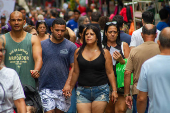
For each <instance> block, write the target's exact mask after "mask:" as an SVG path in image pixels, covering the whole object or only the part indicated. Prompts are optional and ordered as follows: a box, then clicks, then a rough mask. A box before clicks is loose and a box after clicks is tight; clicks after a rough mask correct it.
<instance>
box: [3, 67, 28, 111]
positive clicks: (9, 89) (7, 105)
mask: <svg viewBox="0 0 170 113" xmlns="http://www.w3.org/2000/svg"><path fill="white" fill-rule="evenodd" d="M20 98H25V95H24V91H23V88H22V85H21V82H20V80H19V76H18V74H17V72H16V71H15V70H13V69H11V68H7V67H3V68H2V69H1V70H0V113H13V105H14V100H17V99H20Z"/></svg>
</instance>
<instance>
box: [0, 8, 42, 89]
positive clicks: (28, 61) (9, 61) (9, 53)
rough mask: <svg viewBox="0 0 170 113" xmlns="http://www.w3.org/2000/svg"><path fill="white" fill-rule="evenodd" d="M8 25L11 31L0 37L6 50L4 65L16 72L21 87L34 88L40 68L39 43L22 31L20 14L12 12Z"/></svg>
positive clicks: (23, 22)
mask: <svg viewBox="0 0 170 113" xmlns="http://www.w3.org/2000/svg"><path fill="white" fill-rule="evenodd" d="M9 24H10V25H11V28H12V30H11V31H10V32H8V33H6V34H5V35H2V36H1V38H2V39H3V40H4V47H5V49H6V56H5V65H6V67H9V68H12V69H14V70H16V71H17V73H18V75H19V78H20V80H21V83H22V85H29V86H32V87H34V88H35V79H37V78H38V77H39V76H40V74H39V71H40V69H41V67H42V48H41V43H40V41H39V39H38V38H37V37H36V36H33V35H31V34H29V33H27V32H25V31H24V30H23V26H24V24H25V20H24V18H23V15H22V13H21V12H19V11H14V12H12V13H11V15H10V19H9Z"/></svg>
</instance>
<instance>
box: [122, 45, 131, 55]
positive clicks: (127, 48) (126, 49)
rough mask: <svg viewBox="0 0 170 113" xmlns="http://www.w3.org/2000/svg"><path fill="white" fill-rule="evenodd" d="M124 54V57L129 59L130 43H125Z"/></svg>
mask: <svg viewBox="0 0 170 113" xmlns="http://www.w3.org/2000/svg"><path fill="white" fill-rule="evenodd" d="M123 52H124V57H125V58H128V57H129V53H130V48H129V45H128V43H126V42H123Z"/></svg>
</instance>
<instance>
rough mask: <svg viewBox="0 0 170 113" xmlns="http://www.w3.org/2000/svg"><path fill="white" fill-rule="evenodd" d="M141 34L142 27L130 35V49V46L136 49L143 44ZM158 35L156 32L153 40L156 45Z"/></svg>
mask: <svg viewBox="0 0 170 113" xmlns="http://www.w3.org/2000/svg"><path fill="white" fill-rule="evenodd" d="M141 32H142V27H141V28H140V29H138V30H136V31H134V32H133V33H132V36H131V42H130V47H132V46H134V47H137V46H138V45H141V44H142V43H143V42H144V41H143V38H142V36H141ZM159 34H160V31H159V30H157V37H156V38H155V43H157V40H158V39H159Z"/></svg>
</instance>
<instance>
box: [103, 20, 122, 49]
mask: <svg viewBox="0 0 170 113" xmlns="http://www.w3.org/2000/svg"><path fill="white" fill-rule="evenodd" d="M114 22H115V21H114ZM114 22H113V23H112V22H110V24H109V25H107V24H106V26H105V28H104V34H103V41H102V44H103V45H104V48H106V47H107V36H106V35H105V33H107V31H108V28H109V27H110V26H115V27H116V28H117V32H118V36H117V39H116V44H117V45H119V46H120V45H121V40H120V29H119V27H118V25H117V24H115V23H114Z"/></svg>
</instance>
